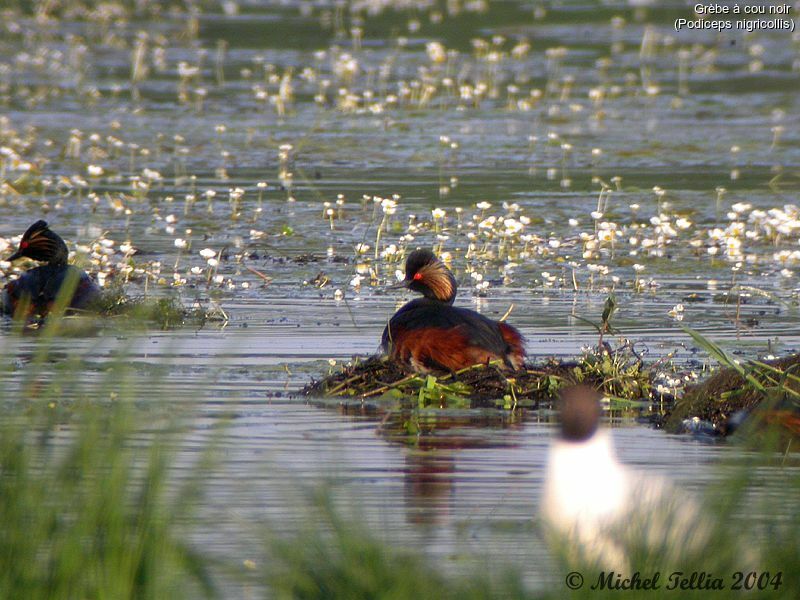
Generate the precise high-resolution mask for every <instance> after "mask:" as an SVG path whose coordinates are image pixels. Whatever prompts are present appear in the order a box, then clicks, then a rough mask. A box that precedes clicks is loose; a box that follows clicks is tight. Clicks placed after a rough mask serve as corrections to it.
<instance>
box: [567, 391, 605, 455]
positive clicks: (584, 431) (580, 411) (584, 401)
mask: <svg viewBox="0 0 800 600" xmlns="http://www.w3.org/2000/svg"><path fill="white" fill-rule="evenodd" d="M560 399H561V401H560V412H561V438H562V439H564V440H565V441H568V442H585V441H586V440H589V439H591V438H592V437H593V436H594V434H595V433H596V432H597V427H598V425H599V423H600V415H601V413H602V410H601V408H600V394H599V393H598V392H597V390H595V389H594V388H591V387H589V386H587V385H576V386H572V387H568V388H566V389H564V390H563V391H562V392H561V394H560Z"/></svg>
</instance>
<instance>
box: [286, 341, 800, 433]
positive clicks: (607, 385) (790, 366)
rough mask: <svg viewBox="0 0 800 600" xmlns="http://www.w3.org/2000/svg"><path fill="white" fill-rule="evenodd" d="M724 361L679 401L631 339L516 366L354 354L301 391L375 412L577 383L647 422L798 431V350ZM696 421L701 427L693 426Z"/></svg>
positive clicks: (465, 404)
mask: <svg viewBox="0 0 800 600" xmlns="http://www.w3.org/2000/svg"><path fill="white" fill-rule="evenodd" d="M729 364H731V365H734V366H731V367H728V368H723V369H720V370H719V371H717V372H716V374H714V375H713V376H711V377H709V378H707V379H706V380H705V381H703V382H701V383H699V384H696V385H693V386H690V387H688V388H686V390H685V391H684V393H683V394H681V395H680V397H679V398H678V399H677V400H676V399H675V398H673V397H671V396H666V395H662V394H661V393H659V392H658V391H657V389H658V386H656V385H655V383H654V378H655V377H656V376H657V372H658V371H659V370H663V369H664V367H665V365H663V364H659V363H652V364H650V365H647V364H645V363H644V361H643V360H642V359H641V358H640V357H639V356H638V355H637V354H636V353H635V352H634V350H633V347H632V345H630V344H628V345H623V346H621V347H619V348H617V349H615V350H612V349H610V348H608V347H607V346H604V347H602V348H600V349H595V350H592V351H588V352H586V353H584V354H583V355H582V356H581V357H579V358H578V359H576V360H574V361H560V360H556V359H548V360H543V361H541V362H538V363H531V364H527V365H525V367H524V368H523V369H520V370H518V371H508V370H506V369H503V368H502V365H500V364H499V363H497V364H492V363H490V364H485V365H475V366H473V367H469V368H467V369H463V370H461V371H458V372H456V373H427V374H422V373H410V372H408V370H406V369H404V368H403V367H402V366H400V365H398V364H396V363H394V362H392V361H389V360H388V359H386V358H385V357H378V356H373V357H369V358H361V359H359V358H357V359H354V360H353V361H352V362H351V363H349V364H347V365H345V366H343V367H342V368H340V369H339V370H337V371H335V372H332V373H330V374H329V375H328V376H327V377H324V378H323V379H321V380H319V381H312V382H311V383H310V384H309V385H307V386H306V387H305V388H303V390H302V391H301V393H302V394H303V395H305V396H309V397H314V398H327V399H333V400H335V401H336V402H337V404H338V405H340V406H342V407H344V408H357V407H359V408H361V409H363V408H365V407H366V408H368V409H374V410H378V411H380V410H382V408H388V407H394V406H395V405H396V403H398V402H401V403H406V404H401V405H404V406H405V405H407V404H408V403H410V404H411V406H413V407H419V408H500V409H506V410H513V409H516V408H539V407H541V406H543V407H550V406H552V401H553V399H554V398H555V397H556V395H557V394H558V391H559V390H560V389H561V388H563V387H564V386H567V385H571V384H577V383H580V384H584V385H589V386H592V387H594V388H595V389H597V390H598V391H599V392H601V393H602V394H603V395H604V396H606V397H607V398H610V401H611V408H615V409H626V408H651V409H652V410H653V414H651V417H650V418H651V420H652V422H653V423H654V424H655V425H656V426H659V427H660V426H666V427H667V428H668V429H669V430H671V431H674V432H684V431H695V430H696V431H698V432H702V433H708V434H712V435H727V434H729V433H731V432H732V431H733V429H734V427H735V426H738V421H740V420H742V419H744V417H747V419H748V422H749V423H750V424H753V425H755V426H756V427H760V426H762V425H773V424H777V425H779V426H780V427H779V429H780V430H781V431H783V432H784V433H787V432H788V433H790V434H794V435H800V355H797V354H795V355H791V356H787V357H785V358H781V359H778V360H773V361H767V362H758V361H751V362H749V363H744V364H742V365H738V364H735V363H732V362H731V363H729ZM687 419H688V421H687ZM693 422H694V425H695V426H696V424H697V423H702V427H701V428H699V429H695V428H693V427H692V426H691V425H692V423H693ZM687 423H689V426H687Z"/></svg>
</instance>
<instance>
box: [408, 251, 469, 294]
mask: <svg viewBox="0 0 800 600" xmlns="http://www.w3.org/2000/svg"><path fill="white" fill-rule="evenodd" d="M403 283H404V285H405V286H406V287H408V289H410V290H414V291H415V292H419V293H420V294H422V295H423V296H425V297H426V298H430V299H432V300H438V301H439V302H445V303H447V304H452V303H453V300H455V299H456V291H457V290H458V285H457V284H456V278H455V277H453V274H452V273H451V272H450V269H448V268H447V267H446V266H445V265H444V263H443V262H442V261H440V260H439V259H438V258H436V255H435V254H434V253H433V252H431V251H430V250H427V249H425V250H414V252H412V253H411V254H409V255H408V258H407V259H406V278H405V280H404V281H403Z"/></svg>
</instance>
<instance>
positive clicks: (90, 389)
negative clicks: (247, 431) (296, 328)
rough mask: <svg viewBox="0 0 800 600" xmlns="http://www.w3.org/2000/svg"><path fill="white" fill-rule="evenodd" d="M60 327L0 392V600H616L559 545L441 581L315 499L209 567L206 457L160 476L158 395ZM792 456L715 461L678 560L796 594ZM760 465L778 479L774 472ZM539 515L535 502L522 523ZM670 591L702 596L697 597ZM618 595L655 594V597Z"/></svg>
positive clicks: (657, 567)
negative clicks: (286, 524) (533, 559)
mask: <svg viewBox="0 0 800 600" xmlns="http://www.w3.org/2000/svg"><path fill="white" fill-rule="evenodd" d="M57 327H58V324H57V321H53V322H52V325H50V324H48V325H46V326H45V328H44V330H43V331H42V332H41V338H40V339H38V340H37V346H38V350H37V351H36V352H34V353H33V354H32V355H30V356H29V357H27V358H28V362H27V364H26V368H25V371H24V373H22V374H21V375H20V377H19V378H16V379H15V378H14V377H6V378H5V380H6V381H13V382H15V383H14V385H13V389H12V388H7V389H6V390H5V392H6V394H5V396H4V414H3V419H2V421H0V598H31V599H38V598H41V599H45V598H47V599H56V600H58V599H61V598H64V599H67V598H114V599H116V598H145V599H146V598H153V599H155V598H178V599H180V598H197V597H202V596H206V597H212V598H217V597H220V598H221V597H228V595H227V594H226V590H227V584H228V583H230V582H231V581H233V583H234V584H236V583H239V584H242V585H245V586H246V587H247V588H248V589H251V590H253V592H254V594H256V596H258V595H263V597H270V598H274V597H277V598H304V599H314V598H319V599H323V598H348V599H353V598H354V599H360V598H364V599H366V598H387V599H389V598H390V599H393V600H402V599H405V598H408V599H411V598H414V599H416V598H466V599H483V598H486V599H489V598H519V599H525V598H562V597H564V596H565V595H567V594H571V595H573V596H576V597H582V596H586V597H591V598H603V597H617V596H618V595H619V590H614V589H612V590H591V589H590V588H589V584H590V583H591V582H593V581H595V580H596V579H597V577H598V574H599V567H598V566H597V565H586V564H583V563H581V562H580V560H576V559H575V556H574V553H570V552H561V553H557V558H558V562H557V563H556V564H557V565H558V566H557V569H556V572H555V573H554V574H553V576H552V582H551V587H552V589H551V590H550V591H547V592H540V591H537V592H534V591H531V590H529V589H527V588H526V586H525V585H524V582H523V576H524V573H522V572H514V571H509V570H507V569H506V566H505V565H503V564H491V565H489V564H487V565H486V566H485V567H484V568H482V569H479V570H478V571H477V572H475V571H473V572H471V573H469V574H466V575H461V576H456V575H452V574H447V573H445V572H444V571H442V570H441V568H440V565H439V564H437V562H436V561H432V560H431V559H430V557H429V556H427V555H426V554H425V552H424V551H423V550H420V549H405V548H401V547H398V546H395V545H392V544H390V543H387V542H386V541H384V540H382V539H380V538H379V537H378V536H377V535H376V534H375V532H373V531H370V530H369V529H367V528H366V526H364V525H363V524H362V523H360V522H359V521H358V519H356V518H352V519H351V518H342V516H341V514H339V513H337V511H336V510H334V509H333V508H332V504H331V501H330V499H329V498H328V497H327V496H326V495H325V494H324V493H322V494H320V496H319V497H318V498H317V499H316V501H315V502H313V503H312V504H311V507H310V509H309V510H311V511H313V516H314V518H309V519H308V521H307V522H308V523H313V524H314V525H313V526H312V525H309V526H308V527H307V528H301V529H300V530H298V531H296V532H295V533H294V534H290V535H288V536H278V535H275V534H272V533H269V531H270V529H269V525H270V524H269V523H266V522H264V523H260V524H259V523H254V524H253V526H254V527H258V526H261V527H263V529H264V531H265V534H264V553H263V556H261V557H259V556H256V557H255V560H254V561H253V562H254V564H255V565H259V564H260V565H265V566H264V567H263V568H262V569H261V570H260V571H259V570H257V571H255V572H254V571H253V570H252V569H250V570H248V571H243V570H242V569H241V568H239V567H237V566H235V565H233V564H231V565H219V559H212V558H211V556H210V555H209V554H207V553H204V552H201V551H199V550H197V549H195V548H194V547H193V545H192V544H191V543H190V542H189V539H190V537H191V536H192V535H193V534H195V533H197V529H198V528H200V527H201V525H200V524H199V522H198V521H197V520H194V519H192V509H193V507H195V506H196V505H197V503H198V502H199V501H200V499H201V496H202V484H201V481H203V480H204V479H205V478H208V477H209V473H210V471H211V470H212V467H213V461H209V460H208V459H210V458H211V456H212V455H211V454H210V453H209V454H208V456H207V457H204V458H203V460H204V462H203V464H201V465H199V466H198V467H197V469H196V474H195V476H194V477H190V481H189V482H188V483H185V484H181V485H178V484H176V482H175V481H174V478H172V476H171V473H173V472H174V471H173V467H175V465H176V458H177V447H178V444H179V443H180V435H179V434H178V432H179V431H180V427H176V425H177V423H176V418H175V415H174V414H170V413H169V412H167V411H163V410H162V411H160V410H159V409H158V404H159V403H158V402H153V401H152V400H151V401H148V402H147V404H146V405H143V403H142V400H144V399H145V398H146V397H147V396H148V394H147V389H148V387H147V385H148V384H150V383H152V382H145V381H143V379H142V378H141V376H137V375H136V373H135V372H134V370H133V368H132V367H131V366H130V364H129V362H126V360H125V358H124V356H123V357H120V358H119V359H118V360H116V361H114V362H113V363H112V364H111V365H109V366H108V367H107V368H106V369H105V372H104V374H103V376H102V379H101V381H100V382H93V383H92V384H91V385H90V384H88V383H86V380H87V379H91V378H87V377H86V372H85V371H83V370H82V369H83V368H85V366H84V367H82V364H83V363H81V362H80V360H79V359H77V358H75V359H73V358H72V357H67V358H61V359H59V360H54V357H53V356H51V353H50V351H49V346H48V344H49V339H50V338H51V337H53V336H56V335H57V334H58V329H57ZM3 343H4V344H5V346H4V350H5V352H4V353H3V356H2V358H0V367H1V368H3V369H5V370H7V371H8V372H10V371H11V370H13V369H15V368H16V367H15V360H17V357H18V356H19V353H18V352H16V351H15V349H14V347H13V344H14V337H13V336H7V337H5V338H4V339H3ZM185 416H187V415H185ZM766 437H769V436H768V435H767V436H766ZM758 440H759V443H761V442H762V441H763V445H762V446H761V447H762V448H774V447H776V445H775V443H774V440H773V441H770V440H767V439H765V435H764V432H763V431H762V432H760V437H759V438H758ZM209 452H210V451H209ZM793 461H795V462H796V458H794V457H793V456H792V455H791V454H789V453H788V452H783V453H772V452H768V451H762V452H759V453H754V454H752V455H751V456H750V458H749V459H748V460H747V462H746V464H740V465H737V466H735V467H734V468H730V467H728V468H727V469H726V473H728V474H727V475H725V476H724V477H722V478H721V479H720V480H719V481H718V482H716V483H715V484H713V486H712V487H711V488H710V489H709V490H708V494H707V496H708V500H709V507H708V509H707V514H708V515H709V519H708V523H709V527H711V528H712V535H711V536H710V541H709V542H708V544H706V545H705V546H704V547H703V548H702V551H701V552H700V553H699V554H698V555H695V556H688V555H685V556H684V555H681V559H682V560H685V561H689V565H688V568H691V569H693V570H697V571H702V572H705V573H709V578H710V576H712V575H713V576H715V577H722V578H723V581H724V583H725V585H726V586H727V587H726V589H727V590H728V594H731V593H733V592H732V591H731V590H730V586H731V585H732V584H733V577H734V574H735V573H736V572H738V571H743V572H744V574H745V575H747V574H749V573H750V572H756V573H758V574H759V575H760V574H762V573H769V574H770V577H768V578H767V579H766V580H765V581H766V585H765V587H764V589H762V590H758V591H757V594H758V597H759V598H781V599H782V598H794V597H795V592H796V590H797V589H798V587H799V586H800V581H798V575H797V574H798V573H800V511H797V510H796V499H797V498H798V497H800V468H798V467H797V466H796V465H795V464H793ZM765 467H769V469H765ZM767 471H769V473H771V474H773V476H771V478H770V479H769V480H766V479H765V478H764V473H765V472H767ZM775 474H777V475H778V476H777V477H774V475H775ZM536 512H537V507H536V505H535V502H534V500H533V499H531V511H530V514H531V518H533V519H535V515H536ZM750 515H759V516H758V517H756V518H754V517H751V516H750ZM627 529H628V530H626V531H625V532H624V533H625V536H624V539H623V540H622V541H621V543H623V544H624V545H625V547H626V549H627V551H628V553H629V554H630V556H632V557H634V560H633V561H632V563H631V564H632V570H633V571H640V572H641V573H642V576H643V577H646V576H649V575H652V573H654V572H656V571H659V572H661V573H662V586H666V585H667V583H666V580H667V578H668V575H669V573H670V572H671V570H672V569H676V568H679V567H680V568H684V569H685V568H686V567H685V566H684V565H676V563H675V562H674V560H673V559H672V558H671V557H673V556H674V555H675V551H676V549H675V548H674V547H670V546H669V544H666V545H665V546H664V547H663V548H657V549H656V550H653V549H645V548H643V547H642V544H641V538H639V537H637V535H636V530H635V529H634V528H633V527H631V528H627ZM215 533H216V532H215ZM531 535H538V534H534V533H532V534H531ZM740 548H745V549H746V550H745V551H740V550H739V549H740ZM512 552H514V549H513V548H509V553H512ZM679 553H680V550H679ZM215 561H216V562H215ZM220 566H221V567H222V568H219V567H220ZM570 571H579V572H582V573H583V574H584V577H585V580H586V587H584V588H582V589H581V590H577V591H574V592H570V590H568V589H567V588H566V587H565V583H564V581H565V577H566V574H567V573H569V572H570ZM779 573H780V577H779V578H777V579H776V577H777V576H778V574H779ZM631 574H632V573H631ZM254 575H255V581H254ZM623 575H629V574H623ZM687 575H688V574H687ZM232 578H238V579H233V580H232ZM662 589H663V587H662ZM678 593H680V597H681V598H686V597H693V596H698V597H699V596H700V594H703V595H707V593H708V590H705V589H684V590H681V591H680V592H678ZM626 596H628V597H634V598H638V597H641V598H652V597H655V596H654V595H653V591H650V590H639V591H633V592H628V593H626ZM720 597H726V596H724V595H721V596H720Z"/></svg>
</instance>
